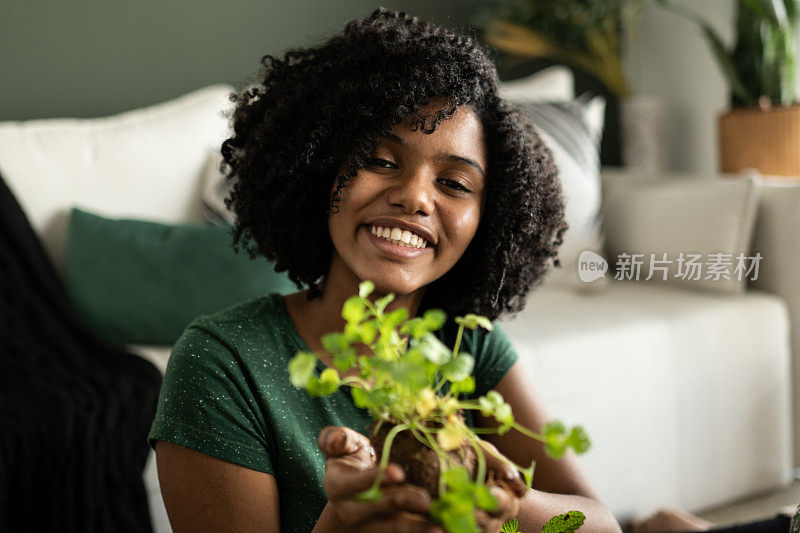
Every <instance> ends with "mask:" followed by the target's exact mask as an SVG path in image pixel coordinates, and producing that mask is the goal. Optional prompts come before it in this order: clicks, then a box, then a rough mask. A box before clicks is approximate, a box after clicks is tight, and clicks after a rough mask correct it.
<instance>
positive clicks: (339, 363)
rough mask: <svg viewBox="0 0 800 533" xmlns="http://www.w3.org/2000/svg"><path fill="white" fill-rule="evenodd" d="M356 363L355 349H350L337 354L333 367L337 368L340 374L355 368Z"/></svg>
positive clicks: (334, 357)
mask: <svg viewBox="0 0 800 533" xmlns="http://www.w3.org/2000/svg"><path fill="white" fill-rule="evenodd" d="M355 362H356V351H355V350H353V349H350V350H348V351H347V352H343V353H337V354H336V355H334V356H333V366H335V367H336V368H337V369H338V370H339V372H347V371H348V370H350V369H351V368H353V363H355Z"/></svg>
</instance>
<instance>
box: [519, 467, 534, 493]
mask: <svg viewBox="0 0 800 533" xmlns="http://www.w3.org/2000/svg"><path fill="white" fill-rule="evenodd" d="M535 468H536V461H531V466H529V467H528V468H523V469H522V470H520V472H522V477H523V478H524V479H525V485H527V486H528V488H529V489H530V488H532V487H533V470H534V469H535Z"/></svg>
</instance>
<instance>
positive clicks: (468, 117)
mask: <svg viewBox="0 0 800 533" xmlns="http://www.w3.org/2000/svg"><path fill="white" fill-rule="evenodd" d="M439 109H441V107H439V106H430V105H429V106H426V107H424V108H422V110H421V111H420V115H421V116H425V114H426V113H427V114H432V113H435V112H436V111H437V110H439ZM414 120H415V119H414V118H407V119H406V120H404V121H403V123H401V124H396V125H395V126H393V127H392V128H391V129H390V130H389V131H388V132H386V133H385V134H384V135H383V136H382V137H381V140H382V141H383V142H385V143H390V144H396V145H402V146H404V147H407V148H413V149H417V150H434V151H439V152H448V153H451V154H453V155H457V156H461V157H469V158H470V159H475V160H477V161H479V162H480V163H481V166H483V167H484V168H485V166H486V148H485V140H484V132H483V125H482V124H481V120H480V118H479V117H478V115H477V114H476V113H475V111H473V110H472V109H471V108H470V107H469V106H460V107H459V108H458V109H457V110H456V112H455V113H454V114H453V115H452V116H451V117H448V118H444V119H442V120H440V121H439V123H438V125H437V127H436V130H435V131H434V132H432V133H425V132H423V131H421V128H419V127H416V128H412V124H413V123H414Z"/></svg>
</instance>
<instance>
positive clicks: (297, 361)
mask: <svg viewBox="0 0 800 533" xmlns="http://www.w3.org/2000/svg"><path fill="white" fill-rule="evenodd" d="M316 366H317V355H316V354H314V353H311V352H297V354H296V355H295V356H294V357H292V359H291V360H290V361H289V379H290V380H291V382H292V385H294V386H295V387H297V388H298V389H302V388H304V387H305V386H306V384H307V383H308V380H309V379H310V378H311V376H312V375H313V373H314V368H315V367H316Z"/></svg>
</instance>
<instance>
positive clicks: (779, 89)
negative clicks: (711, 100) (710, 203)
mask: <svg viewBox="0 0 800 533" xmlns="http://www.w3.org/2000/svg"><path fill="white" fill-rule="evenodd" d="M657 1H658V3H659V4H660V5H662V6H663V7H665V8H666V9H669V10H671V11H673V12H674V13H677V14H679V15H682V16H685V17H687V18H690V19H692V20H693V21H695V22H696V23H697V24H698V25H699V26H700V29H701V30H702V32H703V36H704V37H705V39H706V40H707V41H708V43H709V46H710V48H711V50H712V52H713V54H714V57H715V59H716V61H717V63H718V64H719V67H720V69H721V70H722V73H723V74H724V76H725V79H726V81H727V82H728V86H729V88H730V110H728V111H726V112H724V113H722V114H721V115H720V116H719V118H718V122H717V124H718V131H719V153H720V169H721V170H722V172H737V171H739V170H742V169H745V168H755V169H757V170H759V171H760V172H762V173H764V174H773V175H778V176H798V175H800V150H798V146H800V105H798V94H797V88H796V87H795V78H796V69H797V64H796V61H797V57H796V56H797V46H798V40H797V29H798V28H797V26H798V20H800V2H798V0H738V1H736V2H735V6H736V10H737V12H736V39H735V43H734V45H733V47H732V48H728V47H726V46H725V45H724V43H723V41H722V39H721V38H720V36H719V35H718V34H717V32H716V31H715V30H714V29H713V28H712V27H711V25H710V24H709V23H708V22H707V21H705V20H703V19H702V18H701V17H700V16H698V15H697V14H696V13H695V12H693V11H691V10H688V9H686V8H685V7H682V6H680V5H677V4H675V3H673V2H672V1H671V0H657Z"/></svg>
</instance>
